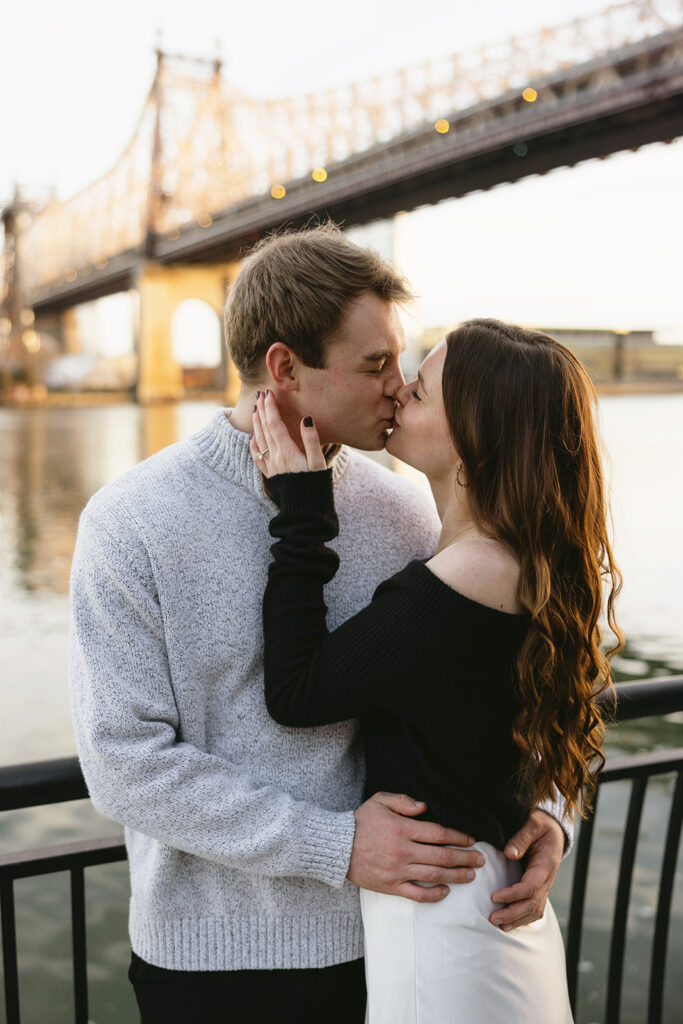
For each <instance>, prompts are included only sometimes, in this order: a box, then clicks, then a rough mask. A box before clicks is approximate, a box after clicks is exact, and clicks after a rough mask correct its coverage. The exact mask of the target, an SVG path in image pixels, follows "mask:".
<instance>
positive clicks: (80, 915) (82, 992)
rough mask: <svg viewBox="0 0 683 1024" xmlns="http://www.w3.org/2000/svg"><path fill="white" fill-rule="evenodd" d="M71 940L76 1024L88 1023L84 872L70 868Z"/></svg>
mask: <svg viewBox="0 0 683 1024" xmlns="http://www.w3.org/2000/svg"><path fill="white" fill-rule="evenodd" d="M71 941H72V948H73V961H74V1011H75V1022H76V1024H88V961H87V947H86V936H85V873H84V871H83V868H82V867H77V868H72V869H71Z"/></svg>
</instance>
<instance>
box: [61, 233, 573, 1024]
mask: <svg viewBox="0 0 683 1024" xmlns="http://www.w3.org/2000/svg"><path fill="white" fill-rule="evenodd" d="M409 298H410V292H409V289H408V287H407V284H406V282H405V281H404V280H403V279H402V278H401V277H400V275H398V274H397V273H396V272H395V271H393V270H392V269H391V267H389V266H388V265H387V264H386V263H385V262H384V261H383V260H381V259H380V258H379V257H378V256H377V255H376V254H374V253H372V252H370V251H368V250H364V249H362V248H360V247H358V246H356V245H353V244H352V243H351V242H349V241H348V239H346V238H345V237H344V236H343V235H342V234H341V232H339V231H338V230H337V229H335V228H333V227H330V226H328V227H323V228H318V229H315V230H312V231H309V232H303V233H297V234H290V235H283V236H280V237H276V238H272V239H269V240H267V241H266V242H264V243H261V244H260V245H259V246H258V247H257V248H256V249H255V250H254V252H253V253H252V254H251V255H250V256H249V257H248V259H247V260H246V261H245V263H244V266H243V268H242V271H241V273H240V275H239V277H238V279H237V281H236V282H235V285H234V287H233V290H232V292H231V296H230V299H229V301H228V305H227V308H226V319H225V323H226V334H227V338H228V344H229V347H230V352H231V355H232V358H233V360H234V362H235V364H236V366H237V368H238V371H239V373H240V377H241V380H242V390H241V393H240V396H239V400H238V402H237V404H236V406H235V408H234V409H232V410H221V411H220V412H218V413H217V414H216V415H215V416H214V417H213V419H212V421H211V422H210V423H209V424H208V425H207V427H206V428H205V429H204V430H202V431H200V432H199V433H198V434H196V435H195V436H194V437H193V438H191V439H190V440H189V441H186V442H183V443H181V444H177V445H174V446H172V447H171V448H168V449H166V450H164V451H162V452H160V453H159V454H158V455H156V456H154V457H153V458H151V459H148V460H147V461H146V462H144V463H142V464H141V465H140V466H137V467H136V468H135V469H134V470H132V471H131V472H129V473H127V474H125V475H124V476H123V477H121V478H120V479H119V480H116V481H114V482H113V483H112V484H110V485H108V486H107V487H105V488H103V490H102V491H100V492H99V493H98V494H97V495H95V497H94V498H93V499H92V500H91V501H90V502H89V504H88V506H87V508H86V509H85V511H84V513H83V516H82V518H81V523H80V527H79V535H78V541H77V545H76V552H75V557H74V565H73V574H72V594H73V637H72V661H71V679H72V694H73V708H74V719H75V727H76V736H77V741H78V748H79V753H80V757H81V763H82V766H83V771H84V773H85V777H86V779H87V782H88V786H89V789H90V792H91V796H92V799H93V802H94V803H95V806H96V807H98V808H99V809H100V810H101V811H102V812H103V813H105V814H107V815H109V816H110V817H112V818H114V819H115V820H117V821H120V822H122V823H123V824H124V825H126V842H127V847H128V855H129V862H130V874H131V890H132V899H131V910H130V934H131V943H132V947H133V958H132V963H131V969H130V977H131V980H132V982H133V984H134V987H135V991H136V996H137V999H138V1003H139V1005H140V1009H141V1012H142V1019H143V1024H154V1022H157V1021H159V1022H161V1021H163V1022H164V1024H173V1022H174V1021H187V1020H201V1021H202V1022H203V1024H211V1022H214V1021H216V1022H218V1021H233V1020H235V1021H261V1020H264V1021H265V1020H270V1019H271V1017H272V1015H273V1013H274V1012H277V1016H278V1019H279V1020H280V1021H282V1022H283V1024H285V1022H292V1024H295V1022H296V1024H307V1022H311V1024H312V1022H313V1021H316V1022H319V1021H321V1020H324V1021H326V1022H328V1024H334V1022H335V1021H339V1022H342V1021H343V1022H345V1024H353V1022H355V1021H358V1022H359V1024H360V1022H361V1021H362V1020H363V1013H364V1001H365V995H364V983H363V969H362V960H361V956H362V932H361V924H360V917H359V910H358V899H357V889H356V887H357V886H363V887H365V888H368V889H374V890H377V891H380V892H387V893H394V894H397V895H403V896H406V897H408V898H410V899H415V900H420V901H436V900H439V899H442V898H444V897H446V896H447V894H448V889H447V888H446V884H447V883H457V882H462V883H465V882H466V881H467V880H468V879H469V878H470V877H473V873H474V871H475V870H476V867H477V866H478V865H480V864H481V862H482V861H481V858H480V856H479V855H478V854H477V853H476V852H475V851H471V850H468V849H466V848H465V849H462V847H467V846H468V845H470V840H469V839H468V837H466V836H464V835H463V834H462V833H460V832H457V831H455V830H450V829H444V828H441V827H440V826H439V825H438V824H434V823H430V822H429V821H428V820H424V818H425V817H426V818H428V817H429V810H428V808H427V809H425V807H424V805H421V804H416V802H415V800H414V799H412V798H413V797H417V798H419V794H410V795H400V794H376V795H374V796H373V797H371V798H370V799H369V800H366V801H365V802H364V803H361V799H362V789H363V763H362V753H361V750H360V745H359V742H358V737H357V736H356V731H355V727H354V723H341V724H338V725H334V726H326V727H322V728H318V729H303V730H299V729H288V728H284V727H281V726H278V725H277V724H276V723H275V722H273V721H272V720H271V719H270V718H269V716H268V714H267V712H266V709H265V705H264V700H263V679H262V632H261V601H262V596H263V591H264V588H265V580H266V571H267V565H268V562H269V554H268V547H269V535H268V529H267V526H268V522H269V520H270V518H271V516H272V513H273V508H274V506H273V505H272V503H271V502H270V499H269V497H268V495H267V492H266V490H265V489H264V482H263V479H262V477H261V475H260V474H259V472H258V470H256V469H255V467H254V464H253V461H252V459H251V456H250V453H249V431H250V430H251V414H252V409H253V404H254V396H255V394H256V391H257V390H258V389H260V388H263V387H269V388H272V389H273V391H274V393H275V394H276V397H277V399H278V403H279V406H280V409H281V411H282V413H283V415H284V417H285V420H286V421H287V422H288V423H290V424H294V423H297V424H298V422H299V420H300V418H301V416H302V415H312V416H313V417H314V419H315V422H316V424H317V426H318V430H319V432H320V436H321V440H322V441H323V443H325V444H328V445H330V446H332V447H331V449H330V451H329V452H328V459H329V461H330V462H331V464H332V465H333V473H334V479H335V491H336V503H337V511H338V515H339V520H340V524H341V529H340V535H339V538H338V541H337V544H336V547H337V550H338V551H339V553H340V556H341V565H342V568H341V569H340V572H339V573H338V574H337V576H336V577H335V580H334V581H333V582H332V584H331V585H330V587H329V588H328V595H327V598H328V605H329V621H330V623H331V625H332V626H335V625H337V624H338V623H340V622H342V621H344V620H345V619H346V618H348V617H349V616H350V615H352V614H354V612H355V611H357V610H358V609H359V608H360V607H362V606H363V605H364V604H366V603H368V601H369V600H370V598H371V595H372V592H373V590H374V588H375V587H376V585H377V584H378V583H379V581H380V580H381V579H383V578H385V577H386V576H389V575H392V574H393V573H394V572H396V571H397V570H398V569H400V568H401V567H402V566H403V565H404V564H405V563H406V562H407V561H409V560H410V559H411V558H416V557H417V558H422V557H427V556H428V555H429V554H430V553H431V552H432V551H433V549H434V546H435V543H436V538H437V535H438V521H437V519H436V515H435V511H434V509H433V507H432V505H431V503H430V502H429V500H428V499H427V497H426V496H424V495H422V494H421V493H420V492H418V491H417V490H416V489H414V488H413V487H412V486H410V485H409V484H407V483H406V481H404V480H402V479H401V478H399V477H397V476H396V475H394V474H391V473H389V472H388V471H386V470H384V469H382V468H381V467H379V466H377V465H376V464H375V463H373V462H371V461H370V460H368V459H365V458H364V457H363V456H360V455H358V454H357V453H355V452H350V451H349V450H348V449H346V448H342V449H341V450H340V449H339V447H338V442H344V443H346V444H349V445H352V446H353V447H355V448H361V449H367V450H371V449H380V448H382V446H383V444H384V441H385V438H386V435H387V431H388V430H389V428H390V425H391V421H392V417H393V410H394V395H395V394H396V391H397V389H398V388H399V386H400V385H401V384H402V383H403V379H402V376H401V371H400V368H399V356H400V354H401V351H402V348H403V339H402V332H401V328H400V325H399V321H398V318H397V313H396V308H395V307H396V303H400V302H405V301H407V300H408V299H409ZM434 713H435V717H436V716H438V709H435V712H434ZM418 817H419V818H420V819H421V820H417V819H418ZM448 844H451V845H448ZM452 845H455V846H460V847H461V848H460V849H453V848H452ZM510 845H511V847H512V846H516V848H517V852H516V855H517V856H521V855H522V854H524V853H525V852H526V850H527V848H528V847H530V846H531V852H532V857H531V859H530V861H529V866H528V868H527V872H526V875H525V876H524V878H523V880H522V882H521V883H519V885H517V886H515V887H513V889H512V890H505V891H502V892H501V893H500V894H498V896H499V898H500V899H501V901H503V903H505V902H507V903H509V905H508V906H505V905H503V906H501V909H500V910H497V911H495V913H494V914H492V921H493V922H494V923H500V924H501V925H502V926H505V927H511V926H517V925H520V924H524V923H526V922H528V921H532V920H535V919H536V918H538V917H539V916H540V914H541V913H542V911H543V906H544V903H545V897H546V895H547V892H548V890H549V888H550V884H551V883H552V880H553V878H554V875H555V872H556V870H557V865H558V863H559V859H560V856H561V852H562V848H563V845H564V835H563V832H562V830H561V829H560V827H559V825H558V824H557V822H556V821H554V820H553V818H552V817H550V816H549V814H545V813H544V812H543V811H541V810H537V811H535V812H534V813H533V815H532V816H531V818H530V820H529V822H528V823H527V825H526V826H525V827H524V828H523V829H522V831H521V832H520V833H519V834H518V836H516V837H514V838H513V840H511V844H510ZM509 852H510V854H511V855H514V854H513V851H512V849H510V851H509ZM416 882H429V883H436V884H435V885H432V886H431V887H424V886H419V885H416V884H415V883H416Z"/></svg>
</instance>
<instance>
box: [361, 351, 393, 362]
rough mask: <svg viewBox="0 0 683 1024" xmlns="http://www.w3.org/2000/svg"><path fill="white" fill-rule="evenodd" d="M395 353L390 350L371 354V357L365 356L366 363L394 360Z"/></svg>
mask: <svg viewBox="0 0 683 1024" xmlns="http://www.w3.org/2000/svg"><path fill="white" fill-rule="evenodd" d="M393 355H394V353H393V352H392V351H390V349H388V348H387V349H384V350H383V351H382V352H371V353H370V355H367V356H363V359H364V361H365V362H366V363H378V362H379V361H380V359H392V358H393Z"/></svg>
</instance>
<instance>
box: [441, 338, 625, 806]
mask: <svg viewBox="0 0 683 1024" xmlns="http://www.w3.org/2000/svg"><path fill="white" fill-rule="evenodd" d="M446 342H447V351H446V357H445V363H444V369H443V399H444V407H445V410H446V416H447V418H448V423H449V427H450V433H451V437H452V439H453V443H454V445H455V448H456V451H457V453H458V455H459V457H460V459H461V460H462V463H463V471H462V474H461V475H464V476H465V483H466V486H467V496H468V498H469V503H470V508H471V512H472V515H473V517H474V520H475V522H476V523H477V524H478V525H479V526H480V527H481V528H482V529H483V530H484V531H485V532H487V533H488V534H490V535H491V536H495V537H496V538H498V539H499V540H502V541H504V542H505V543H506V544H507V545H508V546H509V547H510V548H511V549H512V550H513V551H514V553H515V555H516V556H517V558H518V559H519V562H520V565H521V577H520V584H519V591H518V596H519V600H520V603H521V605H522V607H523V608H524V609H525V611H526V612H527V613H528V615H529V619H530V624H529V630H528V632H527V635H526V638H525V640H524V642H523V644H522V647H521V649H520V651H519V655H518V658H517V672H518V688H519V692H518V695H519V698H520V706H521V711H520V712H519V714H518V716H517V718H516V720H515V723H514V730H513V735H514V740H515V742H516V744H517V746H518V748H519V750H520V752H521V755H522V758H521V764H522V765H524V766H525V769H524V771H525V788H527V795H528V797H529V799H530V801H531V804H532V805H535V804H536V803H538V802H539V801H540V800H542V799H544V798H546V797H548V796H551V795H552V794H553V786H557V789H558V790H559V792H560V793H561V794H562V796H563V797H564V798H565V800H566V803H567V809H568V810H570V809H578V810H579V811H580V812H581V813H583V812H582V811H581V803H583V805H584V807H587V806H589V804H590V800H591V798H592V796H593V793H594V789H595V775H596V774H597V772H598V771H599V770H600V769H601V768H602V766H603V765H604V761H605V759H604V757H603V755H602V752H601V747H602V741H603V739H604V733H605V727H604V723H603V716H602V714H601V710H600V706H599V704H598V702H597V700H596V698H597V696H598V695H599V694H600V693H602V692H603V691H604V690H606V689H607V688H608V687H610V686H611V677H610V665H609V658H610V657H611V656H612V655H613V654H614V653H616V651H618V650H620V649H621V647H622V646H623V637H622V634H621V632H620V630H619V628H618V626H617V623H616V620H615V615H614V600H615V598H616V596H617V594H618V593H619V590H620V589H621V575H620V573H619V570H618V568H617V566H616V564H615V562H614V558H613V555H612V548H611V546H610V541H609V537H608V529H607V527H608V521H609V518H610V517H609V508H608V502H607V497H606V493H605V485H604V482H603V473H602V464H601V449H600V441H599V438H598V434H597V431H596V426H595V422H594V408H595V406H596V402H597V397H596V393H595V389H594V387H593V384H592V382H591V380H590V378H589V377H588V374H587V373H586V371H585V369H584V368H583V366H582V365H581V363H580V362H579V360H578V359H577V358H576V357H575V356H574V355H573V354H572V353H571V352H570V351H569V350H568V349H567V348H565V347H564V346H563V345H561V344H560V343H559V342H557V341H555V340H554V339H553V338H550V337H548V336H546V335H544V334H541V333H538V332H536V331H529V330H525V329H523V328H521V327H516V326H513V325H510V324H506V323H500V322H499V321H497V320H469V321H467V322H465V323H463V324H461V325H460V326H459V327H458V328H456V329H455V330H454V331H452V332H451V333H450V334H448V335H447V337H446ZM603 589H605V590H606V592H607V602H606V609H607V622H608V625H609V628H610V629H611V631H612V632H613V634H614V636H615V637H616V644H615V646H614V647H612V649H611V650H610V651H608V652H607V654H603V653H602V651H601V649H600V643H601V640H602V635H601V629H600V625H599V620H600V614H601V609H602V607H603ZM530 766H533V767H532V768H531V769H530Z"/></svg>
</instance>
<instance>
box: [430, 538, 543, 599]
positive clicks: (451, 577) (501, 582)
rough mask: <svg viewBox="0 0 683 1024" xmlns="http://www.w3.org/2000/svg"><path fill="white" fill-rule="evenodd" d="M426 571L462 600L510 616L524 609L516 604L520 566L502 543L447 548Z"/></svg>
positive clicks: (477, 541)
mask: <svg viewBox="0 0 683 1024" xmlns="http://www.w3.org/2000/svg"><path fill="white" fill-rule="evenodd" d="M427 567H428V568H429V569H430V570H431V571H432V572H433V573H434V575H435V576H438V577H439V579H441V580H443V582H444V583H446V584H448V586H449V587H452V588H453V590H457V591H458V593H460V594H462V595H463V596H464V597H468V598H470V600H472V601H477V602H478V603H479V604H483V605H486V606H487V607H489V608H495V609H496V610H497V611H501V612H507V613H509V614H510V615H519V614H520V613H521V612H522V611H523V610H524V609H523V608H522V606H521V605H520V603H519V599H518V596H517V591H518V587H519V574H520V566H519V561H518V559H517V558H516V556H515V555H514V553H513V552H512V551H511V550H510V549H509V548H508V547H507V545H505V544H503V543H502V541H498V540H493V539H489V538H487V537H474V538H468V539H463V540H461V541H455V542H454V543H453V544H449V545H448V547H446V548H444V549H443V551H440V552H439V553H438V554H436V555H434V557H433V558H431V559H430V560H429V561H428V562H427Z"/></svg>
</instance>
